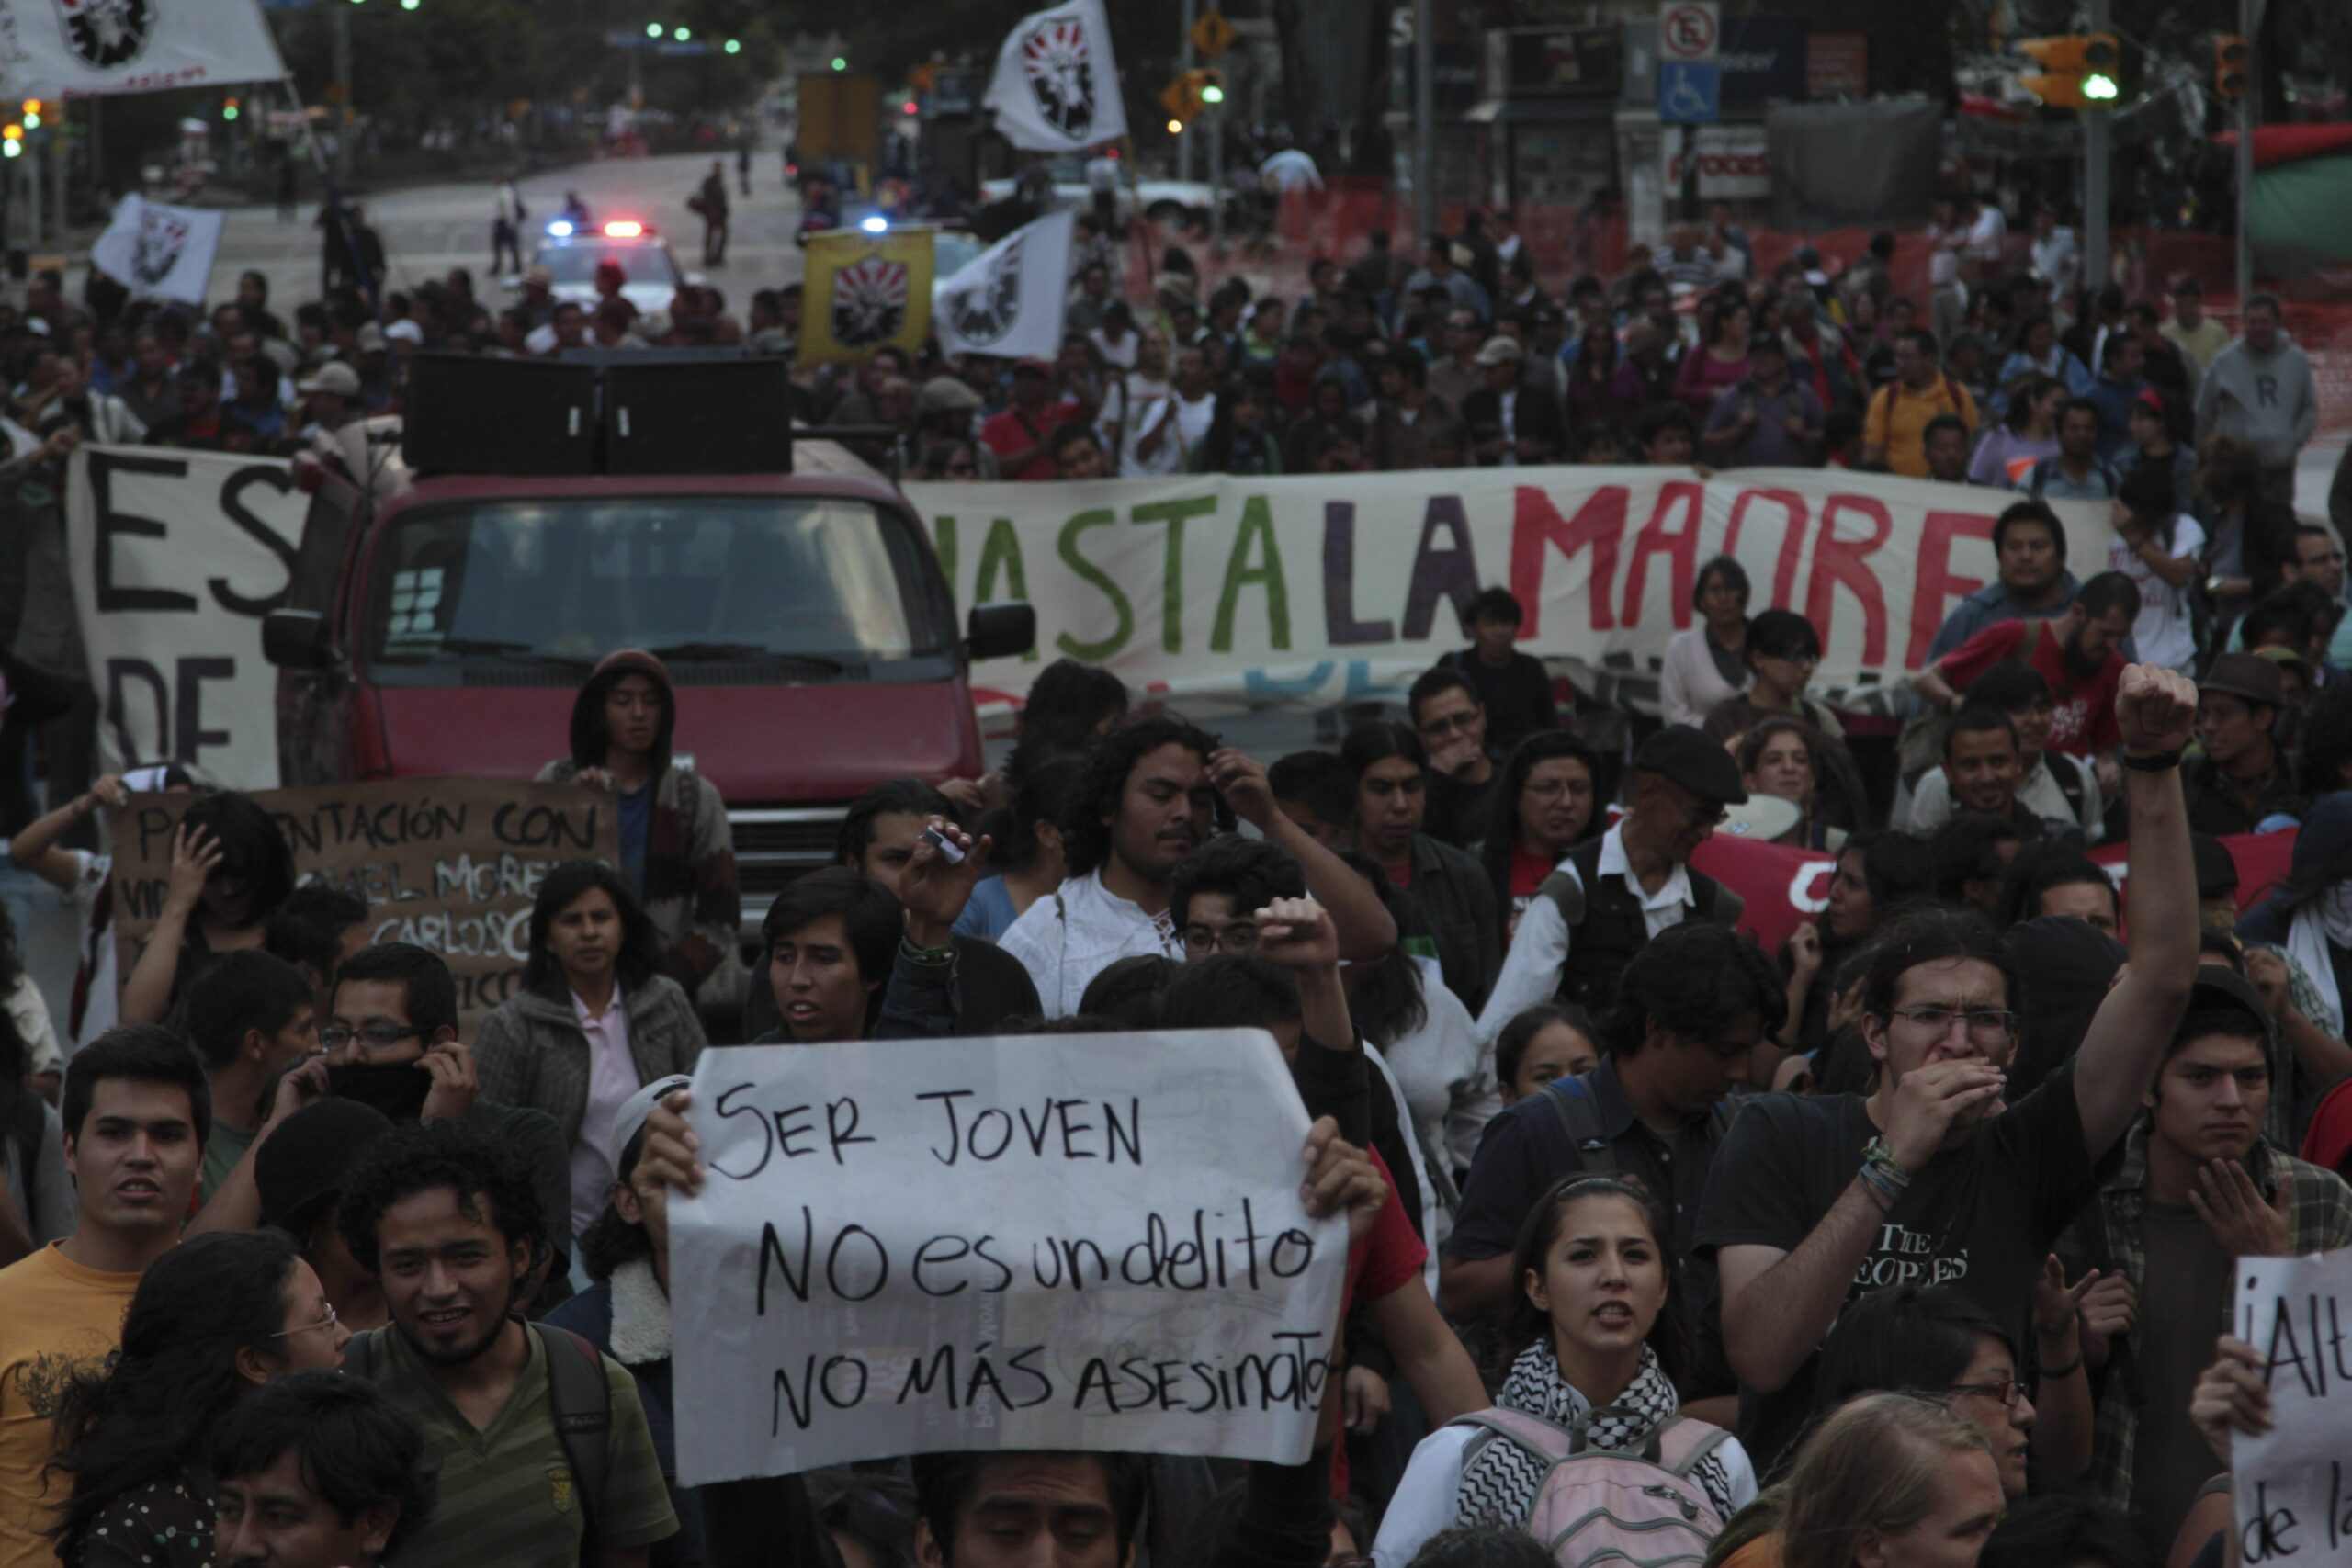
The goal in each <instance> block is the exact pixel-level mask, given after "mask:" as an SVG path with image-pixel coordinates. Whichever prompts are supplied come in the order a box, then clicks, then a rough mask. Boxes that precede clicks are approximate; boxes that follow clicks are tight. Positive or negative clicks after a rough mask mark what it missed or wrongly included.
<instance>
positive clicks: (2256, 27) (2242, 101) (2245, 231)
mask: <svg viewBox="0 0 2352 1568" xmlns="http://www.w3.org/2000/svg"><path fill="white" fill-rule="evenodd" d="M2262 6H2263V0H2238V36H2239V37H2240V38H2242V39H2245V45H2246V61H2245V92H2243V93H2241V94H2239V95H2238V158H2237V164H2238V236H2237V238H2238V243H2237V262H2238V266H2237V272H2238V309H2239V310H2245V301H2246V296H2248V295H2250V294H2252V293H2253V292H2254V128H2255V126H2256V124H2257V123H2259V122H2260V120H2261V118H2262V116H2261V114H2260V113H2259V112H2258V110H2259V108H2260V107H2261V97H2262V73H2261V72H2259V71H2257V70H2256V69H2255V60H2254V50H2255V41H2254V40H2255V35H2256V33H2258V32H2260V31H2261V30H2262Z"/></svg>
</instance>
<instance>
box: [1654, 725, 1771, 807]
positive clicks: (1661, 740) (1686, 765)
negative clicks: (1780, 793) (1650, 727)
mask: <svg viewBox="0 0 2352 1568" xmlns="http://www.w3.org/2000/svg"><path fill="white" fill-rule="evenodd" d="M1634 769H1635V770H1636V771H1637V772H1640V773H1657V774H1660V775H1662V776H1663V777H1665V778H1668V779H1669V780H1671V781H1673V782H1674V783H1676V784H1680V785H1681V786H1682V787H1683V788H1684V789H1687V790H1689V791H1690V792H1691V794H1692V795H1697V796H1698V797H1699V798H1700V799H1702V800H1712V801H1713V802H1714V803H1715V804H1716V805H1718V806H1740V805H1744V804H1746V803H1747V786H1745V785H1744V784H1741V783H1740V782H1739V764H1738V763H1736V762H1735V761H1732V760H1731V753H1730V752H1729V751H1728V750H1725V749H1724V745H1723V742H1721V741H1719V740H1711V739H1708V738H1707V736H1706V734H1705V733H1704V732H1703V731H1702V730H1698V729H1695V728H1691V726H1690V725H1687V724H1669V725H1668V726H1667V727H1666V728H1664V729H1661V730H1659V731H1658V732H1657V734H1656V735H1653V736H1651V737H1650V738H1649V739H1647V740H1645V741H1643V742H1642V749H1641V750H1639V751H1636V752H1634Z"/></svg>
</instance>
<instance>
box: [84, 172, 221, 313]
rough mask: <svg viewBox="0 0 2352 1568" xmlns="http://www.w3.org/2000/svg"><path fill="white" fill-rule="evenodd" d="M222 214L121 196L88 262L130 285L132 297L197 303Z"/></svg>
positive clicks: (216, 243) (217, 240) (209, 268)
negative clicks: (112, 218) (111, 219)
mask: <svg viewBox="0 0 2352 1568" xmlns="http://www.w3.org/2000/svg"><path fill="white" fill-rule="evenodd" d="M225 216H226V214H224V213H220V212H207V211H204V210H203V209H199V208H194V207H165V206H164V204H163V203H161V202H157V201H149V200H147V199H146V198H145V197H137V196H126V197H123V198H122V199H121V200H120V201H119V202H117V203H115V209H114V220H113V221H112V222H110V223H108V224H107V231H106V232H105V233H103V234H101V235H99V236H98V242H97V243H96V244H94V245H92V246H91V247H90V265H92V266H94V267H96V268H97V269H98V270H99V271H100V272H103V273H105V274H106V275H107V276H108V277H111V278H113V279H114V280H115V281H116V282H117V283H119V284H121V285H122V286H123V287H124V288H128V289H130V297H131V298H132V299H177V300H179V301H181V302H182V303H184V304H188V305H201V304H203V303H204V288H205V284H206V282H207V280H209V278H210V277H211V276H212V256H213V253H214V252H216V251H218V250H219V249H220V224H221V220H222V219H223V218H224V217H225Z"/></svg>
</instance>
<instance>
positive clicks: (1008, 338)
mask: <svg viewBox="0 0 2352 1568" xmlns="http://www.w3.org/2000/svg"><path fill="white" fill-rule="evenodd" d="M1077 221H1078V215H1077V214H1076V213H1074V212H1056V213H1052V214H1049V215H1047V216H1046V217H1044V218H1040V219H1038V220H1036V221H1035V223H1024V224H1023V225H1022V226H1021V227H1020V228H1018V229H1015V230H1014V231H1012V233H1010V234H1007V235H1006V236H1005V237H1004V238H1003V239H1001V240H999V241H998V242H997V243H995V244H993V245H990V246H989V248H988V249H987V250H985V251H983V252H981V253H980V254H978V255H977V256H974V257H973V258H972V259H971V260H970V261H967V262H966V263H965V264H964V265H963V266H961V267H960V268H958V269H957V270H956V276H953V277H951V278H949V279H948V280H947V281H946V282H945V283H944V284H942V285H940V288H939V298H938V300H937V301H936V302H935V303H934V304H933V307H932V312H931V328H932V331H933V332H935V333H938V334H939V346H940V348H941V349H942V350H943V351H944V352H945V353H948V354H992V355H1001V356H1002V357H1003V358H1006V359H1051V358H1053V357H1054V355H1056V354H1057V353H1059V352H1060V350H1061V346H1062V296H1063V294H1064V293H1066V292H1067V291H1068V289H1069V248H1070V238H1071V231H1072V230H1073V228H1074V227H1075V225H1076V223H1077Z"/></svg>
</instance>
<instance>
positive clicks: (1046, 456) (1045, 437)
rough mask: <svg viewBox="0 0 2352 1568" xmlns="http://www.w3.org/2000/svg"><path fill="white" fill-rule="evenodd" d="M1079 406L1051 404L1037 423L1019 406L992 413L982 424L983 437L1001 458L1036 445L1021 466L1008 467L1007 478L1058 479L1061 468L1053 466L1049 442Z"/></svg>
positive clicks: (1060, 403)
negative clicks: (1023, 412)
mask: <svg viewBox="0 0 2352 1568" xmlns="http://www.w3.org/2000/svg"><path fill="white" fill-rule="evenodd" d="M1077 409H1078V405H1076V404H1075V403H1070V402H1059V403H1052V404H1048V405H1047V406H1046V408H1045V409H1043V410H1041V411H1040V412H1039V413H1038V416H1037V423H1035V424H1032V423H1029V422H1028V421H1027V420H1026V419H1023V417H1022V415H1021V411H1020V410H1019V409H1017V408H1010V409H1007V410H1005V411H1004V412H1002V413H1000V414H992V415H990V416H989V418H988V419H987V420H986V421H984V422H983V423H981V425H980V439H981V440H982V441H984V442H986V443H988V448H989V451H991V452H993V453H995V454H996V455H997V456H998V457H1003V456H1004V455H1005V454H1007V453H1008V452H1018V451H1020V450H1021V449H1022V448H1023V447H1025V446H1035V447H1036V448H1037V455H1036V456H1035V457H1032V458H1030V459H1029V460H1028V461H1027V462H1025V463H1023V464H1022V465H1021V467H1020V468H1015V469H1008V470H1006V471H1005V473H1004V476H1003V477H1004V478H1006V479H1059V478H1060V477H1061V473H1060V470H1059V469H1057V468H1055V467H1054V457H1053V454H1052V453H1051V452H1050V451H1048V450H1046V444H1047V443H1048V442H1050V441H1052V440H1053V437H1054V430H1055V428H1056V427H1057V426H1058V425H1060V424H1062V423H1065V422H1066V421H1068V420H1069V418H1070V417H1071V416H1072V415H1073V414H1075V413H1076V412H1077Z"/></svg>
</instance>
